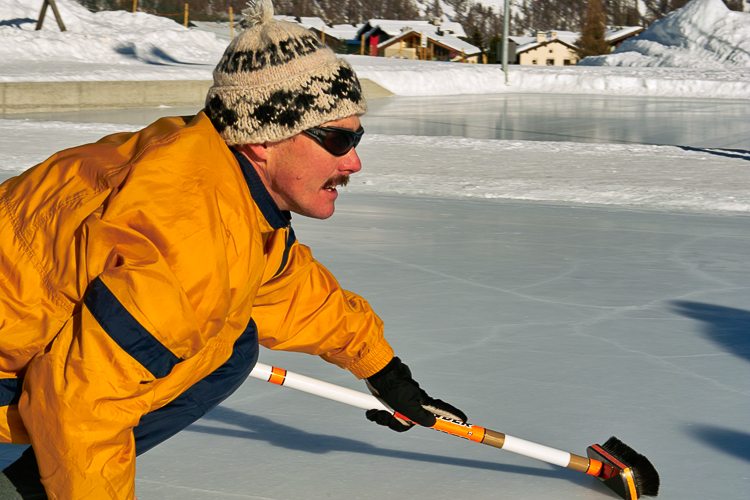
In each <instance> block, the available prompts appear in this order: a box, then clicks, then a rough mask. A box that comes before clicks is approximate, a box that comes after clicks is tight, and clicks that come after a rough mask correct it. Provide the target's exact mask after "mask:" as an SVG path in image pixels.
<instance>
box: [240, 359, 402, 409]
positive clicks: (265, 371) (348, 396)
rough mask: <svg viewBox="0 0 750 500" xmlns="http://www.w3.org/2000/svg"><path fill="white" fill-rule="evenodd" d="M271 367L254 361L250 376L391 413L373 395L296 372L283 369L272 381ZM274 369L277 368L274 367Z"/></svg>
mask: <svg viewBox="0 0 750 500" xmlns="http://www.w3.org/2000/svg"><path fill="white" fill-rule="evenodd" d="M273 369H274V367H272V366H268V365H264V364H263V363H256V364H255V368H253V371H251V372H250V376H251V377H253V378H257V379H260V380H265V381H266V382H273V383H276V384H278V385H283V386H284V387H289V388H291V389H297V390H298V391H302V392H306V393H308V394H314V395H315V396H320V397H322V398H326V399H331V400H333V401H338V402H339V403H344V404H346V405H349V406H355V407H357V408H362V409H363V410H370V409H373V408H377V409H378V410H386V411H390V412H391V413H393V412H392V411H391V410H389V409H388V408H387V407H386V406H385V405H384V404H383V403H382V402H381V401H380V400H379V399H378V398H376V397H375V396H372V395H370V394H365V393H363V392H359V391H355V390H352V389H347V388H346V387H341V386H338V385H334V384H329V383H328V382H323V381H322V380H318V379H314V378H310V377H306V376H304V375H300V374H298V373H293V372H290V371H285V375H284V378H283V380H282V381H281V383H279V382H274V381H273V380H271V378H272V375H273ZM276 370H279V369H278V368H276Z"/></svg>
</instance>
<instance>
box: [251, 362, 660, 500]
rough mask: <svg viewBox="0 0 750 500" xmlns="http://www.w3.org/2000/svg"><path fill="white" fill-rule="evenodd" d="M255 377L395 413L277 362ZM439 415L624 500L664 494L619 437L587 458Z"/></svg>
mask: <svg viewBox="0 0 750 500" xmlns="http://www.w3.org/2000/svg"><path fill="white" fill-rule="evenodd" d="M250 376H251V377H253V378H257V379H260V380H265V381H267V382H271V383H273V384H277V385H283V386H284V387H290V388H292V389H297V390H299V391H302V392H307V393H308V394H314V395H316V396H321V397H323V398H326V399H331V400H333V401H338V402H339V403H344V404H347V405H350V406H355V407H357V408H362V409H363V410H370V409H378V410H386V411H389V412H391V413H394V412H393V410H392V409H390V408H388V407H387V406H386V405H385V404H383V403H382V402H381V401H380V400H379V399H377V398H376V397H375V396H371V395H370V394H365V393H363V392H359V391H354V390H352V389H347V388H345V387H340V386H337V385H334V384H329V383H328V382H323V381H321V380H317V379H314V378H310V377H306V376H304V375H299V374H296V373H292V372H289V371H287V370H284V369H282V368H277V367H275V366H269V365H264V364H262V363H258V364H256V365H255V368H254V369H253V371H252V372H250ZM396 416H398V417H399V418H401V419H403V420H409V419H408V418H407V417H405V416H403V415H401V414H399V413H396ZM436 418H437V422H436V423H435V425H434V426H432V427H431V429H434V430H437V431H442V432H445V433H447V434H451V435H453V436H458V437H462V438H465V439H468V440H470V441H474V442H477V443H482V444H486V445H489V446H494V447H495V448H500V449H502V450H506V451H511V452H513V453H518V454H520V455H524V456H527V457H531V458H535V459H537V460H542V461H544V462H547V463H551V464H553V465H558V466H561V467H567V468H568V469H573V470H576V471H579V472H584V473H586V474H589V475H591V476H594V477H596V478H597V479H599V480H600V481H602V482H603V483H604V484H605V485H607V486H608V487H609V488H610V489H611V490H612V491H614V492H615V493H617V494H618V495H619V496H620V497H622V498H624V499H625V500H636V499H638V498H640V497H641V496H642V495H648V496H656V495H658V493H659V474H658V473H657V472H656V469H655V468H654V466H653V465H651V462H649V460H648V459H647V458H646V457H644V456H643V455H640V454H639V453H637V452H636V451H635V450H633V449H632V448H630V447H629V446H628V445H626V444H625V443H623V442H622V441H620V440H619V439H617V438H616V437H611V438H609V439H608V440H607V442H605V443H604V444H603V445H598V444H594V445H591V446H589V447H588V448H587V450H586V452H587V455H588V458H586V457H582V456H579V455H574V454H572V453H568V452H566V451H561V450H556V449H554V448H550V447H548V446H544V445H541V444H537V443H533V442H531V441H526V440H525V439H520V438H517V437H513V436H509V435H507V434H502V433H500V432H496V431H493V430H490V429H485V428H484V427H479V426H478V425H471V424H468V423H463V422H460V421H457V420H452V419H448V418H445V417H441V416H438V415H436Z"/></svg>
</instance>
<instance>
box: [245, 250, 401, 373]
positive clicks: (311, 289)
mask: <svg viewBox="0 0 750 500" xmlns="http://www.w3.org/2000/svg"><path fill="white" fill-rule="evenodd" d="M253 319H254V320H255V323H256V325H257V326H258V336H259V340H260V343H261V345H263V346H264V347H268V348H270V349H278V350H284V351H295V352H303V353H307V354H314V355H319V356H321V357H323V359H325V360H326V361H328V362H330V363H333V364H336V365H338V366H340V367H341V368H345V369H347V370H349V371H351V372H352V373H353V374H354V375H355V376H356V377H357V378H365V377H368V376H370V375H372V374H374V373H376V372H377V371H378V370H380V369H381V368H382V367H384V366H385V365H386V364H388V362H389V361H390V360H391V359H392V358H393V349H392V348H391V346H390V345H389V344H388V342H387V341H386V340H385V338H384V337H383V322H382V321H381V319H380V318H379V317H378V316H377V315H376V314H375V313H374V312H373V310H372V309H371V308H370V305H369V304H368V303H367V301H365V300H364V299H363V298H362V297H360V296H358V295H356V294H354V293H352V292H349V291H346V290H343V289H342V288H341V287H340V286H339V284H338V282H337V281H336V279H335V278H334V277H333V275H332V274H331V273H330V272H329V271H328V270H327V269H326V268H325V267H324V266H323V265H322V264H320V263H319V262H318V261H316V260H315V259H314V258H313V256H312V253H311V252H310V249H309V248H308V247H307V246H305V245H301V244H299V243H296V242H295V243H294V244H293V245H292V246H291V248H290V249H289V258H288V261H287V263H286V266H285V267H284V268H283V271H281V272H280V273H279V274H278V275H277V276H275V277H273V278H272V279H271V280H269V281H268V282H266V283H264V284H263V285H262V286H261V288H260V290H259V291H258V294H257V295H256V298H255V302H254V304H253Z"/></svg>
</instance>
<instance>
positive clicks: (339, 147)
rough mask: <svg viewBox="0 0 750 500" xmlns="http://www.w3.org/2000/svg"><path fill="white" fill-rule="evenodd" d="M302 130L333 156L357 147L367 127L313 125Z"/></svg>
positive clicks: (341, 154) (343, 153)
mask: <svg viewBox="0 0 750 500" xmlns="http://www.w3.org/2000/svg"><path fill="white" fill-rule="evenodd" d="M302 132H303V133H305V134H307V135H309V136H310V137H312V138H313V139H315V140H316V141H318V142H319V143H320V145H321V146H323V148H324V149H325V150H326V151H328V152H329V153H331V154H332V155H333V156H344V155H345V154H347V153H348V152H349V151H351V150H352V148H356V147H357V144H359V141H360V140H361V139H362V135H364V133H365V129H363V128H362V127H359V130H351V129H348V128H341V127H313V128H309V129H307V130H303V131H302Z"/></svg>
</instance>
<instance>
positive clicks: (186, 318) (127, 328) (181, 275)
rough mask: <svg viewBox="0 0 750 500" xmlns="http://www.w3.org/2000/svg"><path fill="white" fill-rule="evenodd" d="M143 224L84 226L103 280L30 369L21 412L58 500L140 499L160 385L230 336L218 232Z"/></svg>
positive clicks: (139, 220)
mask: <svg viewBox="0 0 750 500" xmlns="http://www.w3.org/2000/svg"><path fill="white" fill-rule="evenodd" d="M145 218H146V216H145V215H143V214H139V213H136V214H131V216H129V217H125V219H124V220H128V221H129V222H128V223H124V222H123V220H119V221H114V222H113V221H107V222H105V221H103V220H100V219H99V218H97V217H91V218H90V220H89V221H87V222H86V224H85V225H84V227H83V232H82V234H81V240H82V245H81V253H82V255H85V258H86V259H85V260H86V266H88V272H89V273H93V274H92V276H94V277H93V278H92V279H90V283H89V285H88V286H87V288H86V292H85V294H84V295H83V303H82V304H81V305H80V308H79V309H77V310H76V311H75V312H74V314H73V316H72V317H71V319H70V320H69V321H68V322H67V323H66V324H65V326H64V327H63V329H62V330H61V331H60V333H59V334H58V336H57V337H56V338H55V340H54V341H53V342H52V343H51V344H50V345H49V346H48V347H47V349H46V350H45V351H44V352H43V353H41V354H40V355H38V356H37V357H36V358H34V359H33V360H32V362H31V363H30V365H29V368H28V370H27V373H26V376H25V382H24V393H23V395H22V397H21V401H20V402H19V410H20V412H21V416H22V418H23V420H24V424H25V425H26V427H27V429H28V430H29V434H30V436H31V440H32V445H33V446H34V450H35V453H36V456H37V461H38V463H39V469H40V473H41V477H42V482H43V484H44V485H45V488H46V490H47V494H48V496H49V498H51V499H76V500H80V499H97V500H101V499H118V500H122V499H132V498H133V496H134V493H135V490H134V477H135V441H134V437H133V432H132V429H133V427H134V426H136V425H137V424H138V422H139V419H140V418H141V416H142V415H143V414H145V413H146V412H148V411H149V410H150V409H151V405H152V402H153V401H154V385H155V383H156V382H157V381H158V379H161V378H163V377H166V376H167V375H169V374H170V372H171V371H172V369H173V368H174V367H175V366H176V365H177V364H178V363H183V362H185V363H187V361H186V360H188V359H190V358H191V357H193V356H194V355H195V354H196V353H197V352H198V351H200V349H201V348H202V347H204V346H205V345H206V343H207V342H208V341H209V339H211V338H212V337H214V336H216V335H217V333H218V332H219V331H221V329H222V328H223V326H224V322H225V320H226V316H227V309H228V307H229V304H230V302H231V301H230V297H229V294H230V293H231V292H230V290H229V287H228V286H227V281H228V277H227V274H228V272H227V269H226V265H225V264H226V256H224V258H223V259H222V258H221V257H220V255H218V254H219V253H220V251H221V249H222V246H221V244H220V237H219V236H218V235H217V233H220V231H221V230H220V229H218V228H217V229H215V230H212V229H208V228H209V227H210V225H203V224H200V222H201V221H198V223H197V224H195V226H192V227H191V228H189V229H186V228H184V227H179V224H178V223H175V222H174V221H169V220H166V222H160V223H156V222H154V221H146V220H145ZM86 266H84V267H86ZM87 282H88V281H87ZM195 359H198V358H197V357H196V358H195ZM178 371H179V370H178ZM180 373H182V371H180ZM178 376H182V375H178ZM173 377H174V375H173ZM182 383H183V384H184V383H185V382H184V381H183V382H182ZM172 386H175V387H179V386H180V381H172V380H170V387H172Z"/></svg>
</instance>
